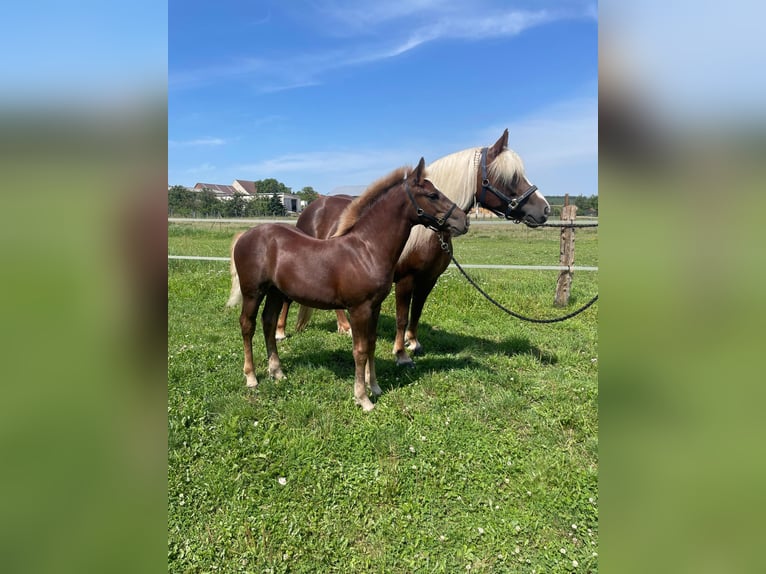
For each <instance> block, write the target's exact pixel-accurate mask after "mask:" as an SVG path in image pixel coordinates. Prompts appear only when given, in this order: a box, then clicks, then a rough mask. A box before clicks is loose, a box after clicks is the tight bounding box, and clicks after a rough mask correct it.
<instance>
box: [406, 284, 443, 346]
mask: <svg viewBox="0 0 766 574" xmlns="http://www.w3.org/2000/svg"><path fill="white" fill-rule="evenodd" d="M436 279H437V278H431V277H428V278H420V279H419V280H415V290H414V291H413V294H412V307H411V308H410V322H409V324H408V326H407V332H406V334H405V335H404V340H405V341H407V349H409V351H410V352H411V353H412V354H413V355H422V354H423V346H422V345H421V344H420V341H418V323H420V315H421V314H422V313H423V305H425V302H426V299H427V298H428V295H429V294H430V293H431V290H432V289H433V288H434V285H436Z"/></svg>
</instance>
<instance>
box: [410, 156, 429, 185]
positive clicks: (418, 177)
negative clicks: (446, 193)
mask: <svg viewBox="0 0 766 574" xmlns="http://www.w3.org/2000/svg"><path fill="white" fill-rule="evenodd" d="M425 169H426V160H425V158H423V157H421V158H420V161H419V162H418V166H417V167H416V168H415V171H413V172H412V177H414V178H415V181H416V182H417V183H421V182H422V180H423V172H424V171H425Z"/></svg>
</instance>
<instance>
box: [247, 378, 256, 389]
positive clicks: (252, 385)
mask: <svg viewBox="0 0 766 574" xmlns="http://www.w3.org/2000/svg"><path fill="white" fill-rule="evenodd" d="M245 384H246V385H247V386H248V388H250V389H254V388H255V387H257V386H258V379H256V378H255V377H247V382H246V383H245Z"/></svg>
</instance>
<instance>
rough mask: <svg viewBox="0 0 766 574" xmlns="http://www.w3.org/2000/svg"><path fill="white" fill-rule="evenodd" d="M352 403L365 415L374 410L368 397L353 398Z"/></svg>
mask: <svg viewBox="0 0 766 574" xmlns="http://www.w3.org/2000/svg"><path fill="white" fill-rule="evenodd" d="M354 402H355V403H356V404H358V405H359V406H360V407H362V410H363V411H364V412H366V413H368V412H370V411H371V410H372V409H374V408H375V405H373V404H372V401H371V400H370V399H369V398H368V397H364V398H363V399H357V398H355V399H354Z"/></svg>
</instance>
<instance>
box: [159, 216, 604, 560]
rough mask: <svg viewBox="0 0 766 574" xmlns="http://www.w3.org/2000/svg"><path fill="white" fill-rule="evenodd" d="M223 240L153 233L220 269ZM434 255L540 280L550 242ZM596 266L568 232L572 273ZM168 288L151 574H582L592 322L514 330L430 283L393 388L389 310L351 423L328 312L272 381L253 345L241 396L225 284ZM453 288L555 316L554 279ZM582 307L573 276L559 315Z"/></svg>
mask: <svg viewBox="0 0 766 574" xmlns="http://www.w3.org/2000/svg"><path fill="white" fill-rule="evenodd" d="M239 228H241V227H239ZM237 229H238V227H237V226H236V225H229V226H227V225H224V224H213V225H211V224H207V223H205V224H200V225H195V226H192V225H187V224H180V225H170V226H169V252H170V253H173V254H185V255H214V256H223V255H226V254H227V252H228V245H229V242H230V241H231V236H232V234H233V233H234V231H236V230H237ZM454 245H455V250H456V256H457V258H458V260H459V261H461V262H463V263H525V264H556V263H557V261H558V232H557V231H556V230H550V229H545V230H530V229H527V228H525V227H523V226H512V225H493V226H475V227H474V228H472V230H471V232H470V233H469V234H468V235H466V236H465V237H461V238H459V239H458V240H456V241H455V243H454ZM597 259H598V257H597V232H596V231H595V230H593V229H589V230H578V231H577V264H581V265H597V264H598V261H597ZM168 271H169V275H168V313H169V317H168V318H169V322H168V323H169V327H168V329H169V334H168V336H169V341H168V353H169V357H168V384H169V390H168V424H169V438H168V464H169V470H168V512H169V518H168V564H169V571H171V572H212V571H218V572H386V573H388V572H458V571H460V572H464V571H467V570H469V569H470V570H471V571H478V572H532V571H535V572H538V573H540V572H595V571H597V557H596V556H595V553H597V551H598V550H597V542H598V490H597V476H598V452H597V451H598V438H597V436H598V419H597V394H598V388H597V361H596V357H597V334H596V324H597V312H598V309H597V306H596V307H594V308H592V309H590V310H588V311H586V312H585V313H583V314H582V315H579V316H578V317H576V318H574V319H571V320H569V321H566V322H564V323H558V324H555V325H542V326H540V325H533V324H529V323H522V322H520V321H517V320H515V319H511V318H509V317H507V316H504V315H502V314H499V313H498V312H497V310H496V309H495V308H494V307H493V306H492V305H490V304H489V303H488V302H486V301H485V300H484V299H483V298H481V297H480V295H478V293H476V291H474V290H473V288H472V287H471V286H470V285H468V283H467V282H466V281H465V280H464V279H463V278H462V277H461V276H460V275H459V274H458V272H457V271H456V270H453V269H450V270H448V271H447V272H446V273H445V274H444V275H442V277H441V278H440V280H439V283H438V284H437V286H436V288H435V289H434V291H433V293H432V294H431V297H430V298H429V300H428V302H427V303H426V307H425V310H424V314H423V319H422V322H421V330H420V335H421V343H422V344H423V346H424V348H425V351H426V354H425V355H423V356H422V357H418V358H416V363H417V366H416V368H415V369H406V370H401V369H398V368H397V367H396V366H395V365H394V362H393V357H392V355H391V347H392V344H393V334H394V311H393V301H392V297H389V298H388V299H387V300H386V302H385V303H384V307H383V311H382V315H381V320H380V324H379V328H378V332H379V339H378V347H377V353H376V366H377V371H378V380H379V383H380V385H381V387H382V388H383V391H384V393H383V395H382V396H381V397H380V398H379V399H378V400H377V404H376V408H375V410H374V411H373V412H371V413H367V414H365V413H363V412H362V411H361V409H359V408H358V407H356V406H355V405H354V404H353V399H352V381H353V359H352V357H351V340H350V338H348V337H345V336H342V335H338V334H337V333H335V332H334V314H333V313H331V312H317V313H316V314H315V316H314V319H313V321H312V323H311V324H310V326H309V328H308V329H307V330H306V331H305V332H303V333H301V334H298V335H293V336H290V337H289V338H288V339H287V340H286V341H284V342H283V343H280V356H281V358H282V362H283V369H284V371H285V374H286V375H287V378H286V379H285V380H282V381H279V382H275V381H272V380H270V379H269V378H268V376H267V374H266V364H265V363H266V362H265V352H264V348H263V338H262V336H261V335H260V328H259V329H258V331H257V333H256V337H255V339H254V351H255V356H256V374H257V375H258V377H259V380H260V383H261V384H260V385H259V387H258V388H257V390H256V391H251V390H248V389H247V388H246V387H245V385H244V378H243V376H242V370H241V369H242V350H241V346H242V343H241V337H240V335H239V325H238V310H233V309H225V308H224V302H225V300H226V298H227V296H228V290H229V276H228V268H227V265H226V264H225V263H223V262H197V261H176V260H171V261H169V262H168ZM470 271H471V274H472V276H473V277H474V278H475V279H476V280H477V281H478V282H479V283H480V284H481V285H482V287H483V288H484V289H485V290H486V291H488V292H489V293H490V294H492V295H493V296H495V297H496V298H497V299H499V300H500V301H501V302H502V303H504V304H505V305H507V306H509V307H511V308H512V309H514V310H517V311H520V312H522V313H524V314H528V315H532V316H537V317H539V316H545V317H551V316H556V315H559V314H563V313H564V312H565V311H564V310H560V309H556V308H553V307H552V300H553V294H554V289H555V280H556V273H555V272H537V271H496V270H473V269H472V270H470ZM596 290H597V274H595V273H586V272H581V273H577V274H576V275H575V279H574V282H573V287H572V302H571V306H572V308H573V307H574V306H575V305H577V304H578V302H579V303H580V304H581V303H583V302H585V301H587V300H588V299H589V298H590V297H591V296H592V295H593V294H595V293H596ZM294 307H295V306H294ZM294 313H295V309H293V310H292V311H291V318H290V323H289V326H290V327H292V325H293V324H294ZM575 564H576V566H575Z"/></svg>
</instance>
